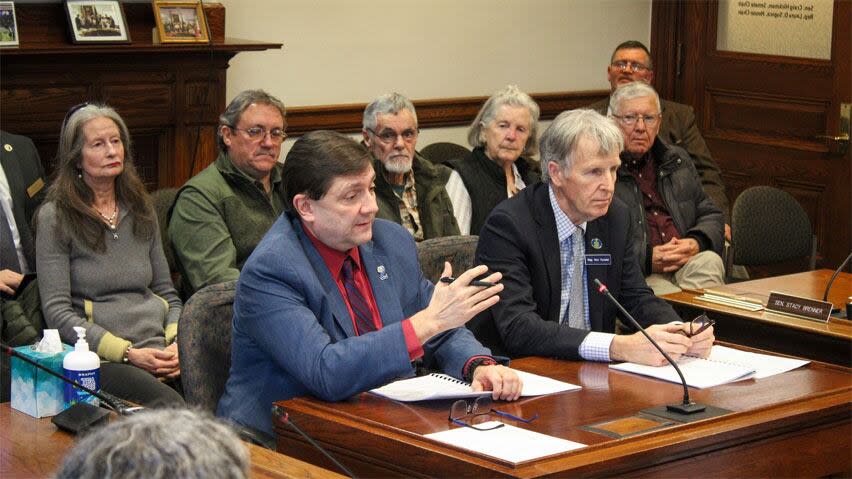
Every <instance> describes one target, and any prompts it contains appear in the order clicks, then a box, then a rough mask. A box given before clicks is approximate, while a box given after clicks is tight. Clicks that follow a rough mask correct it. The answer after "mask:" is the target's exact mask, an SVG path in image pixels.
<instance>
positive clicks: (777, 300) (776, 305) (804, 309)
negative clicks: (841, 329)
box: [766, 291, 832, 323]
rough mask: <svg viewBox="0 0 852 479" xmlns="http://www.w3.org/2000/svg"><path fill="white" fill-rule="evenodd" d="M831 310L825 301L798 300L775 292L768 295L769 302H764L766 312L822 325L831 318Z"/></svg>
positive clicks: (830, 305)
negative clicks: (808, 320) (787, 315)
mask: <svg viewBox="0 0 852 479" xmlns="http://www.w3.org/2000/svg"><path fill="white" fill-rule="evenodd" d="M831 308H832V304H831V303H829V302H826V301H817V300H815V299H809V298H800V297H798V296H793V295H790V294H784V293H776V292H775V291H772V292H771V293H770V294H769V301H767V302H766V310H767V311H772V312H773V313H781V314H789V315H791V316H797V317H800V318H805V319H812V320H814V321H820V322H823V323H825V322H828V318H829V316H831Z"/></svg>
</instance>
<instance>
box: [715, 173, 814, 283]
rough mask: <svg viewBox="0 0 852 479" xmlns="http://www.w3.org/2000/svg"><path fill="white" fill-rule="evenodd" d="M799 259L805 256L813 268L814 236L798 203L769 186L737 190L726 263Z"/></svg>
mask: <svg viewBox="0 0 852 479" xmlns="http://www.w3.org/2000/svg"><path fill="white" fill-rule="evenodd" d="M801 258H808V265H809V268H810V269H811V270H813V269H814V267H815V266H816V236H814V234H813V230H812V229H811V223H810V220H809V219H808V215H807V213H805V210H804V209H803V208H802V206H801V205H800V204H799V202H798V201H796V199H795V198H793V196H792V195H790V194H789V193H787V192H786V191H782V190H779V189H778V188H773V187H771V186H754V187H751V188H748V189H746V190H745V191H743V192H742V193H740V195H739V196H738V197H737V199H736V201H734V207H733V208H732V210H731V254H730V255H728V262H729V264H730V263H731V262H733V264H739V265H743V266H759V265H768V264H774V263H781V262H785V261H791V260H795V259H801ZM729 271H730V268H729Z"/></svg>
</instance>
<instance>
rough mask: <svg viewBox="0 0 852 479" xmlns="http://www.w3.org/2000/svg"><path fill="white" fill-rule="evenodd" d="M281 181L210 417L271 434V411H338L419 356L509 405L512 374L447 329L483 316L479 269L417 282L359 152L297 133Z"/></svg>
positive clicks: (407, 245) (413, 258)
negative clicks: (309, 407) (337, 404)
mask: <svg viewBox="0 0 852 479" xmlns="http://www.w3.org/2000/svg"><path fill="white" fill-rule="evenodd" d="M283 177H284V182H285V185H284V186H285V190H286V192H287V200H288V204H289V205H290V207H291V211H289V212H287V213H285V214H284V215H282V216H281V217H280V218H279V219H278V220H277V221H276V222H275V224H274V225H273V226H272V228H271V229H270V230H269V232H267V234H266V236H265V237H264V238H263V240H262V241H261V242H260V244H259V245H258V246H257V248H256V249H255V250H254V252H253V253H252V255H251V257H249V259H248V261H247V262H246V265H245V266H244V268H243V270H242V273H241V274H240V280H239V283H238V286H237V293H236V300H235V302H234V326H233V345H232V354H231V372H230V377H229V378H228V383H227V386H226V391H225V394H224V395H223V396H222V398H221V400H220V401H219V410H218V413H219V415H221V416H226V417H228V418H230V419H231V420H233V421H235V422H237V423H239V424H242V425H244V426H250V427H253V428H255V429H259V430H261V431H265V432H268V433H271V432H272V421H271V413H270V408H271V407H272V403H273V402H274V401H278V400H284V399H289V398H291V397H295V396H303V395H312V396H316V397H318V398H320V399H323V400H326V401H340V400H343V399H346V398H348V397H350V396H352V395H354V394H357V393H360V392H363V391H367V390H369V389H372V388H375V387H378V386H381V385H383V384H386V383H388V382H390V381H393V380H395V379H398V378H404V377H407V376H411V375H413V374H414V372H415V368H414V361H416V360H419V359H421V358H422V360H423V363H424V365H425V366H426V367H427V368H430V369H440V370H442V371H443V372H444V373H446V374H449V375H451V376H454V377H456V378H458V379H464V380H466V381H470V382H471V383H472V385H473V388H474V389H475V390H491V391H493V392H492V397H494V399H504V400H514V399H517V398H518V397H519V395H520V392H521V382H520V379H519V378H518V376H517V375H516V374H515V373H514V372H513V371H511V370H510V369H508V368H506V367H504V366H500V365H498V364H497V362H496V360H495V359H494V358H493V357H492V356H491V351H489V350H488V349H487V348H485V347H483V346H482V345H481V344H480V343H479V342H477V341H476V339H475V338H474V337H473V335H472V334H471V333H470V332H469V331H468V330H467V329H465V328H459V326H463V325H464V324H465V323H466V322H467V321H468V320H469V319H470V318H472V317H473V316H474V315H476V314H477V313H480V312H482V311H484V310H486V309H487V308H489V307H491V306H493V305H494V304H495V303H496V302H497V301H498V300H499V297H498V296H497V294H498V293H499V292H500V291H501V290H502V289H503V287H502V285H500V284H497V285H495V286H492V287H489V288H483V287H477V286H471V285H470V284H469V283H470V282H471V281H472V280H473V279H474V278H476V277H478V276H481V275H483V274H485V273H486V272H487V268H486V267H484V266H479V267H476V268H472V269H470V270H468V271H466V272H464V273H462V274H461V275H459V277H458V278H457V279H456V281H455V282H453V283H452V284H443V283H441V284H438V286H433V285H432V284H431V283H430V282H429V281H428V280H426V279H425V278H424V277H423V275H422V273H421V271H420V265H419V264H418V262H417V253H416V249H415V246H414V240H413V239H412V237H411V234H409V233H408V231H406V230H405V229H404V228H402V227H401V226H399V225H397V224H395V223H392V222H389V221H383V220H376V219H375V215H376V212H377V211H378V207H377V206H376V199H375V193H374V179H375V173H374V171H373V167H372V158H371V156H370V154H369V152H368V151H367V150H366V149H365V148H364V147H363V146H361V145H358V144H357V143H355V142H354V141H352V140H350V139H348V138H347V137H345V136H343V135H341V134H339V133H334V132H329V131H316V132H312V133H309V134H307V135H304V136H303V137H301V138H300V139H299V140H298V141H297V142H296V143H295V144H294V145H293V148H292V149H291V150H290V153H289V154H288V155H287V161H286V162H285V164H284V171H283ZM451 275H452V270H451V267H450V265H449V264H447V265H446V266H445V269H444V276H451ZM500 279H501V275H500V274H499V273H493V274H491V275H489V276H487V277H486V278H485V280H486V281H491V282H497V281H500Z"/></svg>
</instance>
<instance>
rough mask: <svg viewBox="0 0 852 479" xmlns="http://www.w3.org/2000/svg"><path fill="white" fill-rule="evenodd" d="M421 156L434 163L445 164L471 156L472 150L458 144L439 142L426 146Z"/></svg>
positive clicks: (421, 151)
mask: <svg viewBox="0 0 852 479" xmlns="http://www.w3.org/2000/svg"><path fill="white" fill-rule="evenodd" d="M420 154H421V155H423V156H424V157H425V158H426V159H427V160H429V161H431V162H432V163H436V164H439V163H440V164H443V163H446V162H447V161H449V160H453V159H455V158H464V157H465V156H467V155H469V154H470V150H468V149H467V148H465V147H463V146H462V145H458V144H456V143H449V142H438V143H432V144H431V145H426V147H424V148H423V149H422V150H420Z"/></svg>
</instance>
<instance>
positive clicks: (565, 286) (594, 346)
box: [548, 186, 615, 361]
mask: <svg viewBox="0 0 852 479" xmlns="http://www.w3.org/2000/svg"><path fill="white" fill-rule="evenodd" d="M548 193H549V195H550V207H551V208H552V209H553V217H554V219H555V220H556V237H557V239H558V240H559V259H560V264H561V265H562V287H561V288H560V290H561V296H560V299H559V312H560V314H559V319H560V323H564V322H565V319H566V318H565V317H566V316H567V314H568V300H569V298H570V297H571V279H572V276H571V275H572V272H573V268H571V265H572V264H573V262H574V261H575V260H578V261H583V263H585V258H579V259H575V258H572V257H571V256H572V253H571V246H572V245H571V241H572V239H571V235H573V234H574V231H575V230H576V229H577V228H580V229H581V230H583V232H585V231H586V223H585V222H583V223H581V224H579V225H574V223H572V222H571V220H570V219H569V218H568V215H566V214H565V212H564V211H562V208H560V207H559V204H558V203H557V202H556V195H555V194H554V193H553V186H550V187H549V188H548ZM587 275H588V273H587V272H586V267H585V264H584V265H583V284H587V282H588V276H587ZM583 319H584V324H585V329H586V330H589V329H592V328H591V324H590V322H589V289H588V288H583ZM614 336H615V335H613V334H609V333H599V332H596V331H592V332H590V333H589V334H588V335H587V336H586V338H585V339H584V340H583V342H582V343H580V348H579V353H580V357H582V358H583V359H586V360H588V361H609V346H610V343H612V338H613V337H614Z"/></svg>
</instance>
